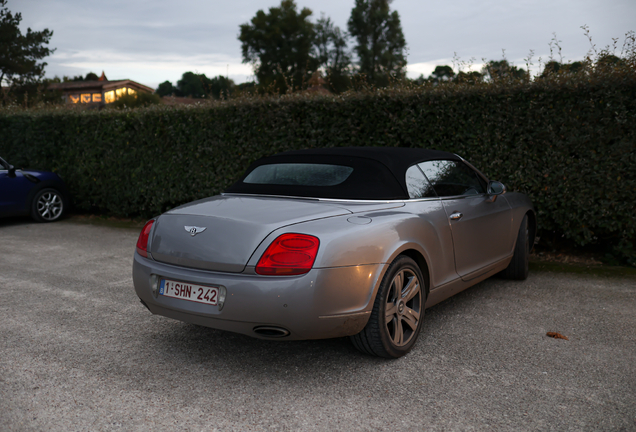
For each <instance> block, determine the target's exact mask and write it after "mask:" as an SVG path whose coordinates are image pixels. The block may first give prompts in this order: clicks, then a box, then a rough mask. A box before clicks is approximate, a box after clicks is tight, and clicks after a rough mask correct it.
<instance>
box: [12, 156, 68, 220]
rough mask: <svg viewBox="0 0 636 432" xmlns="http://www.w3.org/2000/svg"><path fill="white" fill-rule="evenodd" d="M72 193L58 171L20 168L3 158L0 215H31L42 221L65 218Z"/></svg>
mask: <svg viewBox="0 0 636 432" xmlns="http://www.w3.org/2000/svg"><path fill="white" fill-rule="evenodd" d="M68 207H69V194H68V192H67V189H66V185H65V184H64V182H63V181H62V179H61V178H60V177H59V176H58V175H57V174H55V173H52V172H48V171H36V170H25V169H16V168H15V167H14V166H13V165H11V164H9V163H8V162H6V161H5V160H4V159H2V158H0V216H17V215H30V216H31V217H32V218H33V219H35V220H36V221H38V222H53V221H56V220H59V219H61V218H62V216H63V215H64V213H65V212H66V211H67V210H68Z"/></svg>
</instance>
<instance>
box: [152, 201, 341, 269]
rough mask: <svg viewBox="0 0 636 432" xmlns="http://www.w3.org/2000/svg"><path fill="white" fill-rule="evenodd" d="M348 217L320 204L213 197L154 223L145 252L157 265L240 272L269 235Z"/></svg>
mask: <svg viewBox="0 0 636 432" xmlns="http://www.w3.org/2000/svg"><path fill="white" fill-rule="evenodd" d="M346 214H351V212H350V211H349V210H347V209H344V208H342V207H340V206H337V205H333V204H330V203H324V202H317V201H316V202H314V201H308V200H294V199H284V198H271V197H254V196H215V197H212V198H207V199H204V200H200V201H195V202H193V203H190V204H186V205H183V206H181V207H177V208H175V209H173V210H171V211H169V212H167V213H165V214H163V215H162V216H161V217H159V218H158V219H157V222H156V223H155V227H154V229H153V234H152V239H151V243H150V253H151V254H152V257H153V259H155V260H156V261H159V262H164V263H168V264H174V265H179V266H184V267H191V268H197V269H204V270H214V271H223V272H231V273H240V272H242V271H243V269H244V268H245V265H246V264H247V262H248V260H249V258H250V256H251V255H252V253H253V252H254V251H255V250H256V248H257V247H258V245H259V244H260V243H261V242H262V241H263V239H264V238H265V237H267V235H268V234H270V233H271V232H272V231H274V230H276V229H278V228H281V227H283V226H288V225H293V224H296V223H299V222H306V221H310V220H315V219H322V218H327V217H334V216H341V215H346Z"/></svg>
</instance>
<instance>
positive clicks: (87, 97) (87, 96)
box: [82, 93, 91, 103]
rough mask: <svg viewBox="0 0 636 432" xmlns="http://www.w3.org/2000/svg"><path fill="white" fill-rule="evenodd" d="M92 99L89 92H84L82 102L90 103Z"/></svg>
mask: <svg viewBox="0 0 636 432" xmlns="http://www.w3.org/2000/svg"><path fill="white" fill-rule="evenodd" d="M90 101H91V95H90V94H89V93H84V94H82V103H89V102H90Z"/></svg>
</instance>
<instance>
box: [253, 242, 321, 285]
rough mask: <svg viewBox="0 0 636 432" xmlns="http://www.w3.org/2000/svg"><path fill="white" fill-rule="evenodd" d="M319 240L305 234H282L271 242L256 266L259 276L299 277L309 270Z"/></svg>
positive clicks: (314, 258) (316, 251)
mask: <svg viewBox="0 0 636 432" xmlns="http://www.w3.org/2000/svg"><path fill="white" fill-rule="evenodd" d="M318 246H320V240H318V238H317V237H314V236H310V235H307V234H283V235H281V236H279V237H278V238H277V239H276V240H274V241H273V242H272V244H271V245H269V247H268V248H267V250H266V251H265V253H264V254H263V256H262V257H261V259H260V260H259V261H258V264H256V273H258V274H260V275H280V276H287V275H299V274H304V273H307V272H308V271H309V270H311V267H312V266H313V265H314V261H315V260H316V254H317V253H318Z"/></svg>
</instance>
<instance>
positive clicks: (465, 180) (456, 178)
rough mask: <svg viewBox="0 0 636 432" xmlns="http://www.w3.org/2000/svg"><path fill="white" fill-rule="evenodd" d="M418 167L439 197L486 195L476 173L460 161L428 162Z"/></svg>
mask: <svg viewBox="0 0 636 432" xmlns="http://www.w3.org/2000/svg"><path fill="white" fill-rule="evenodd" d="M419 167H420V168H421V169H422V171H424V174H425V175H426V177H427V178H428V180H429V181H430V182H431V184H432V185H433V188H434V189H435V192H437V195H439V196H440V197H447V196H456V195H478V194H483V193H486V187H485V185H484V182H482V181H481V180H480V179H479V177H478V176H477V173H476V172H475V171H473V170H472V169H470V168H469V167H468V166H467V165H466V164H464V163H462V162H461V161H450V160H437V161H428V162H422V163H420V164H419Z"/></svg>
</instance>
